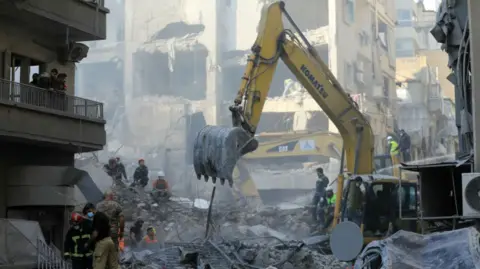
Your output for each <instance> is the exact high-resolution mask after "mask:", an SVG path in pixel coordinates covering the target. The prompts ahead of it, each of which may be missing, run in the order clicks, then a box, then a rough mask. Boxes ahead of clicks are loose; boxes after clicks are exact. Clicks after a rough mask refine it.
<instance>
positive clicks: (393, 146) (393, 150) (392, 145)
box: [390, 140, 399, 155]
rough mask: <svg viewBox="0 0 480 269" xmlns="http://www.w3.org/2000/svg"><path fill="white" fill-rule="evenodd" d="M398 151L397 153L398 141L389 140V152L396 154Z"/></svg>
mask: <svg viewBox="0 0 480 269" xmlns="http://www.w3.org/2000/svg"><path fill="white" fill-rule="evenodd" d="M398 153H399V148H398V143H397V142H395V141H393V140H392V141H390V154H391V155H398Z"/></svg>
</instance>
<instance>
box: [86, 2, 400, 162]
mask: <svg viewBox="0 0 480 269" xmlns="http://www.w3.org/2000/svg"><path fill="white" fill-rule="evenodd" d="M112 2H113V1H112ZM375 3H376V4H375ZM375 3H374V1H367V0H365V1H360V2H357V3H354V1H341V0H328V1H327V0H325V1H307V2H306V3H302V5H298V4H297V3H295V1H286V7H287V9H288V10H289V12H290V13H291V15H292V17H293V18H294V20H295V21H296V22H297V23H298V25H299V26H300V28H301V29H302V31H303V32H304V33H305V34H306V35H307V37H308V38H309V39H310V41H311V42H312V43H313V44H314V46H315V47H316V48H317V50H318V51H319V53H320V55H321V57H322V58H323V59H324V61H325V62H326V63H328V65H329V66H330V68H331V70H332V72H333V74H334V75H336V76H337V78H338V79H339V81H340V83H341V84H342V85H345V88H346V90H347V91H348V92H349V93H350V94H351V95H352V97H353V98H354V99H355V100H356V101H357V102H358V103H359V105H360V107H361V109H362V111H363V112H365V113H366V114H367V115H369V117H370V119H371V124H372V126H373V128H374V130H375V135H376V138H377V139H376V141H377V144H378V145H376V149H377V151H378V152H379V153H380V152H381V153H383V152H384V150H385V137H386V134H387V131H388V127H392V126H393V125H394V122H393V113H392V111H395V109H394V107H395V102H394V98H395V59H394V49H393V48H394V39H393V28H394V21H393V17H394V16H393V14H394V12H395V11H394V5H393V3H391V2H390V1H375ZM265 4H268V1H257V0H252V1H242V2H239V1H235V0H230V1H214V0H211V1H203V2H202V3H201V4H200V3H199V2H198V1H194V0H188V1H178V2H175V3H173V2H168V1H147V2H146V3H145V4H142V5H138V4H136V3H135V1H131V0H125V1H115V4H114V3H112V5H119V6H118V10H119V11H118V12H117V13H115V10H114V9H113V8H112V16H111V17H112V20H113V18H114V17H116V16H118V18H119V19H118V21H117V23H115V22H113V23H112V25H113V24H115V25H116V26H115V27H116V28H115V29H116V30H115V31H114V32H119V31H123V33H124V35H123V36H122V35H120V34H118V35H115V34H113V35H112V36H111V38H112V40H109V38H107V41H104V42H102V44H105V45H102V46H99V45H98V46H97V48H92V51H91V53H92V54H96V53H98V55H99V57H98V58H97V57H95V58H94V57H91V58H90V60H89V63H88V64H87V63H84V64H82V65H80V67H79V73H84V74H93V73H96V72H97V73H98V70H100V69H102V68H104V66H105V61H109V62H110V66H116V67H115V68H117V69H116V70H115V73H112V74H111V75H106V76H107V78H103V79H102V81H105V83H107V84H108V83H109V84H108V86H102V88H107V89H110V88H112V87H113V88H116V87H117V85H122V86H121V88H122V89H121V90H119V94H114V93H113V92H114V91H111V93H110V97H108V98H105V99H108V100H105V102H106V103H107V104H106V106H107V109H108V107H109V105H108V103H109V102H117V103H118V104H121V105H118V106H113V107H116V109H112V111H110V110H109V111H110V115H109V117H112V123H111V124H109V125H108V126H107V132H108V133H109V134H110V133H111V134H112V136H113V137H115V138H111V139H110V138H109V141H116V142H118V143H116V144H115V146H112V147H111V151H113V152H115V149H116V148H119V147H121V146H122V149H121V150H120V152H125V154H126V155H129V156H134V157H135V158H140V157H145V158H147V159H148V158H150V157H149V156H145V155H148V154H150V153H151V152H155V154H154V155H156V156H157V157H158V155H161V156H166V155H168V154H173V153H172V152H178V156H179V157H178V158H181V159H180V160H179V161H181V162H183V163H184V161H185V159H186V157H185V156H181V155H182V154H181V153H179V152H182V151H183V152H186V151H185V150H187V147H185V141H186V140H187V141H188V140H189V139H188V134H190V133H192V132H194V131H195V130H194V129H195V128H193V129H192V128H189V127H188V126H189V125H190V122H193V121H191V120H189V116H190V115H193V114H194V113H202V114H203V118H204V121H205V122H207V123H209V124H222V125H229V124H231V123H230V117H229V113H228V105H229V104H230V103H231V102H232V100H233V98H234V96H235V94H236V92H237V90H238V87H239V84H240V80H241V76H242V74H243V71H244V68H245V57H246V55H247V54H248V53H249V49H250V46H251V45H252V43H253V41H254V40H255V37H256V34H257V33H256V27H257V23H258V19H259V18H260V11H261V8H262V7H263V5H265ZM305 4H307V5H308V6H309V7H311V8H309V11H305V10H304V9H302V7H304V6H305ZM344 5H346V6H345V7H343V6H344ZM305 12H306V13H305ZM115 14H116V15H115ZM120 18H121V19H120ZM122 21H123V23H122ZM358 25H361V26H362V27H358ZM112 27H113V26H112ZM286 27H289V26H288V25H287V26H286ZM115 36H120V37H122V38H123V40H121V39H115ZM107 43H108V44H107ZM352 44H357V46H352ZM107 51H108V52H107ZM100 55H103V56H102V57H100ZM105 55H109V56H108V59H107V58H106V56H105ZM99 59H103V60H99ZM112 69H113V67H112ZM95 70H97V71H95ZM112 72H113V71H112ZM109 76H111V79H110V78H109ZM88 80H89V78H86V75H82V79H81V80H80V81H79V83H78V84H77V86H78V87H79V88H81V89H88V88H91V87H87V85H88V83H87V82H86V81H88ZM91 81H92V79H90V83H91ZM289 81H292V82H293V83H289ZM118 87H120V86H118ZM82 91H83V90H82ZM299 91H300V92H302V91H303V90H302V89H301V86H300V87H299V85H298V83H296V81H295V80H294V78H293V75H292V74H291V73H290V72H289V71H288V70H287V68H286V67H285V65H284V64H283V63H281V64H279V66H278V71H277V72H276V75H275V77H274V80H273V83H272V87H271V90H270V98H269V100H268V101H267V103H266V105H265V108H264V114H263V115H262V121H261V124H260V126H259V132H262V131H269V132H282V131H283V132H284V131H299V130H307V131H321V130H328V131H335V132H337V130H336V128H335V127H334V126H333V124H332V123H331V122H330V121H329V120H328V119H327V117H326V116H325V115H324V114H323V113H322V112H321V109H320V108H319V107H318V105H316V104H314V101H313V99H311V98H310V97H309V96H306V95H304V94H300V96H299V95H298V92H299ZM102 92H105V91H102ZM115 92H116V91H115ZM118 97H121V98H122V99H123V101H114V100H116V99H117V98H118ZM147 99H148V100H149V101H145V100H147ZM142 100H143V101H142ZM102 101H103V100H102ZM121 102H123V103H121ZM147 103H148V105H147ZM180 110H181V111H180ZM168 111H176V112H175V113H170V112H168ZM163 113H167V114H171V115H175V116H174V117H165V116H164V114H163ZM114 119H115V120H114ZM183 119H186V120H183ZM181 125H183V127H182V126H181ZM172 126H176V127H175V128H173V127H172ZM172 128H173V129H175V132H174V133H175V135H173V134H172V133H171V132H172V131H171V130H172ZM160 129H161V130H160ZM182 129H183V130H182ZM165 137H175V141H178V143H177V142H174V141H173V140H170V141H168V142H167V140H166V139H165ZM175 143H177V144H175ZM187 144H188V143H187ZM120 145H121V146H120ZM166 145H168V146H166ZM127 148H130V149H129V150H127ZM147 148H149V149H148V150H147ZM167 148H168V149H169V151H168V152H169V153H168V154H167V153H166V152H167ZM171 148H175V150H172V149H171ZM170 156H171V155H170ZM180 156H181V157H180ZM152 158H153V157H152ZM162 158H165V157H162ZM175 158H177V157H175ZM147 162H148V161H147ZM154 162H155V164H152V165H154V166H159V168H161V167H163V168H165V161H163V160H161V158H160V159H158V160H157V159H155V160H154ZM174 162H175V163H178V162H177V161H174Z"/></svg>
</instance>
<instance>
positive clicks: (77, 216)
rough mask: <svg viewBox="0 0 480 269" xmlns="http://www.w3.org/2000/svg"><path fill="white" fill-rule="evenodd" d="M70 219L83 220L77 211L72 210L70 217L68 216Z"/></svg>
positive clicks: (73, 220)
mask: <svg viewBox="0 0 480 269" xmlns="http://www.w3.org/2000/svg"><path fill="white" fill-rule="evenodd" d="M70 220H71V221H72V222H81V221H82V220H83V217H82V215H80V214H78V213H77V212H73V213H72V215H71V217H70Z"/></svg>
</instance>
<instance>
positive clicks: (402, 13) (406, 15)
mask: <svg viewBox="0 0 480 269" xmlns="http://www.w3.org/2000/svg"><path fill="white" fill-rule="evenodd" d="M397 20H398V21H411V20H412V11H411V10H408V9H398V10H397Z"/></svg>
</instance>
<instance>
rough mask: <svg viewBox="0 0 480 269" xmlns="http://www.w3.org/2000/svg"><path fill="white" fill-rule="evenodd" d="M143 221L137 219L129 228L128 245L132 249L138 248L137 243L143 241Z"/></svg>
mask: <svg viewBox="0 0 480 269" xmlns="http://www.w3.org/2000/svg"><path fill="white" fill-rule="evenodd" d="M143 223H144V221H143V220H142V219H137V220H136V221H135V223H134V224H133V226H132V227H131V228H130V245H131V247H132V248H136V247H138V245H139V243H140V242H141V241H142V239H143V234H142V227H143Z"/></svg>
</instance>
